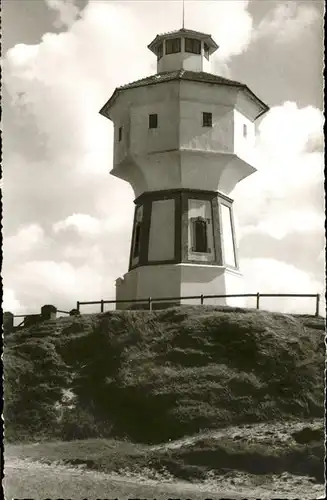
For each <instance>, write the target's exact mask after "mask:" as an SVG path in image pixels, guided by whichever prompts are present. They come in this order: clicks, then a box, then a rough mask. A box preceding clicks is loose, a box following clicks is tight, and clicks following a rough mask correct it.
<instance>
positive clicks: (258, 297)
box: [257, 292, 260, 309]
mask: <svg viewBox="0 0 327 500" xmlns="http://www.w3.org/2000/svg"><path fill="white" fill-rule="evenodd" d="M259 301H260V293H259V292H258V293H257V309H259Z"/></svg>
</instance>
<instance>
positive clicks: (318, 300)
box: [316, 293, 320, 316]
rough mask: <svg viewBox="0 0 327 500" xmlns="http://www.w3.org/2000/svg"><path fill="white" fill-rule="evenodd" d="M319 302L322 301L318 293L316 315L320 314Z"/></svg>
mask: <svg viewBox="0 0 327 500" xmlns="http://www.w3.org/2000/svg"><path fill="white" fill-rule="evenodd" d="M319 302H320V294H319V293H317V297H316V316H319Z"/></svg>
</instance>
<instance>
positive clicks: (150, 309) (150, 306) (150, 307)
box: [148, 297, 152, 311]
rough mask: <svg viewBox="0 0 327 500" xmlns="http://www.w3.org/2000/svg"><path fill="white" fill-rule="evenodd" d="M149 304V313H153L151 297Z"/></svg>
mask: <svg viewBox="0 0 327 500" xmlns="http://www.w3.org/2000/svg"><path fill="white" fill-rule="evenodd" d="M148 303H149V311H152V299H151V297H149V298H148Z"/></svg>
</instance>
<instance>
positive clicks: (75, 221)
mask: <svg viewBox="0 0 327 500" xmlns="http://www.w3.org/2000/svg"><path fill="white" fill-rule="evenodd" d="M71 227H72V228H75V229H76V230H77V231H78V232H80V233H81V234H87V235H97V234H99V232H100V230H101V224H100V222H99V220H97V219H96V218H95V217H91V215H88V214H73V215H70V216H69V217H67V219H65V220H62V221H59V222H56V223H55V224H54V225H53V230H54V232H55V233H58V232H59V231H64V230H65V229H67V228H71Z"/></svg>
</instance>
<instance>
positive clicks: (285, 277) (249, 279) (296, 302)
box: [241, 259, 325, 315]
mask: <svg viewBox="0 0 327 500" xmlns="http://www.w3.org/2000/svg"><path fill="white" fill-rule="evenodd" d="M241 266H242V270H243V275H244V279H245V284H246V290H247V292H248V293H257V292H260V293H267V294H269V293H271V294H281V293H284V294H288V293H293V294H317V293H320V294H321V299H322V303H321V307H320V314H321V315H325V299H324V297H325V290H324V287H323V285H322V283H321V282H318V281H316V280H315V279H314V278H313V277H312V276H310V275H309V274H308V273H306V272H304V271H302V270H301V269H298V268H296V267H295V266H293V265H290V264H285V263H284V262H280V261H277V260H274V259H242V260H241ZM248 305H249V306H252V307H255V306H254V299H250V298H249V299H248ZM260 308H261V309H267V310H272V311H279V312H285V313H300V314H304V313H307V314H314V313H315V298H314V297H274V298H268V297H263V298H262V299H261V305H260Z"/></svg>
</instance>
